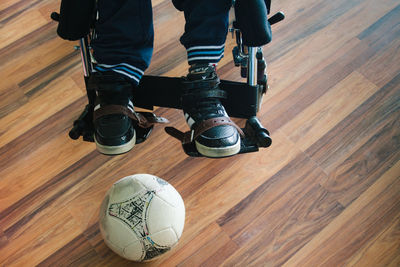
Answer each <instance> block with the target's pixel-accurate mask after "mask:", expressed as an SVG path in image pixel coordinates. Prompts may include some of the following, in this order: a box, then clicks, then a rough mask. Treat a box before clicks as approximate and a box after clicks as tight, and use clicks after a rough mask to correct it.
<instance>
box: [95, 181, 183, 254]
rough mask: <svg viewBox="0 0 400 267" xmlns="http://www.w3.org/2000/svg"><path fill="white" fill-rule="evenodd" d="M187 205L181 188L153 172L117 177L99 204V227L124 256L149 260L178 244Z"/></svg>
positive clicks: (109, 245) (108, 240)
mask: <svg viewBox="0 0 400 267" xmlns="http://www.w3.org/2000/svg"><path fill="white" fill-rule="evenodd" d="M184 222H185V206H184V203H183V200H182V197H181V196H180V195H179V193H178V191H176V190H175V188H174V187H173V186H172V185H170V184H169V183H168V182H166V181H164V180H162V179H161V178H158V177H156V176H154V175H150V174H136V175H132V176H127V177H125V178H123V179H121V180H119V181H117V182H116V183H115V184H113V186H112V187H111V188H110V189H109V190H108V191H107V193H106V195H105V197H104V200H103V202H102V204H101V208H100V219H99V223H100V231H101V234H102V236H103V239H104V241H105V243H106V244H107V246H108V247H109V248H110V249H111V250H113V251H114V252H115V253H117V254H118V255H120V256H121V257H123V258H126V259H128V260H133V261H149V260H153V259H155V258H157V257H158V256H160V255H162V254H163V253H165V252H167V251H169V250H170V249H171V248H172V247H173V246H175V245H176V244H177V242H178V240H179V238H180V237H181V235H182V231H183V225H184Z"/></svg>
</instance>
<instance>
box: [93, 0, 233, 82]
mask: <svg viewBox="0 0 400 267" xmlns="http://www.w3.org/2000/svg"><path fill="white" fill-rule="evenodd" d="M173 4H174V5H175V7H176V8H177V9H179V10H181V11H183V12H184V15H185V20H186V25H185V32H184V34H183V35H182V37H181V38H180V41H181V43H182V44H183V45H184V46H185V48H186V50H187V56H188V62H189V64H194V63H217V62H218V61H219V60H220V59H221V58H222V57H223V54H224V47H225V40H226V35H227V31H228V23H229V19H228V16H229V14H228V13H229V9H230V7H231V4H232V0H173ZM95 29H96V34H97V36H96V38H95V39H94V40H93V42H92V46H93V51H94V57H95V59H96V61H97V62H98V64H97V66H96V68H95V70H96V71H109V70H112V71H115V72H118V73H120V74H122V75H125V76H128V77H129V78H131V79H132V81H133V82H136V83H139V81H140V78H141V77H142V75H143V73H144V71H145V70H146V68H147V67H148V66H149V64H150V60H151V56H152V53H153V40H154V30H153V17H152V6H151V0H99V1H98V20H97V22H96V25H95Z"/></svg>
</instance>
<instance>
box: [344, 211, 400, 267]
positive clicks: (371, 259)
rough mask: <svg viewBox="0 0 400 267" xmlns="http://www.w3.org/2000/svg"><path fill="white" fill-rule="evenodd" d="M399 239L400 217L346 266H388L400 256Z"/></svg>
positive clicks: (356, 254) (395, 218)
mask: <svg viewBox="0 0 400 267" xmlns="http://www.w3.org/2000/svg"><path fill="white" fill-rule="evenodd" d="M399 239H400V217H399V216H395V217H394V218H393V222H392V223H391V225H389V226H388V227H387V228H385V229H384V230H383V231H382V232H381V233H380V234H379V235H378V236H377V237H376V238H374V239H373V240H372V241H371V242H368V243H367V244H365V246H364V247H363V248H361V249H360V250H359V251H357V253H355V255H354V256H352V258H351V260H350V261H349V262H347V263H346V266H367V265H369V266H378V265H382V266H388V265H389V264H390V263H391V262H392V261H393V259H394V258H396V255H400V246H399Z"/></svg>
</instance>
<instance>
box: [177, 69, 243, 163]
mask: <svg viewBox="0 0 400 267" xmlns="http://www.w3.org/2000/svg"><path fill="white" fill-rule="evenodd" d="M218 85H219V78H218V76H217V73H216V71H215V67H214V66H212V65H208V64H207V65H194V66H192V67H191V68H190V69H189V74H188V75H187V76H186V79H185V81H184V92H183V96H182V106H183V112H184V115H185V118H186V122H187V123H188V125H189V127H190V129H191V131H192V136H193V137H194V142H195V145H196V149H197V151H198V152H199V153H200V154H202V155H203V156H206V157H212V158H219V157H228V156H232V155H235V154H237V153H239V151H240V135H239V132H238V127H237V126H236V125H235V124H234V123H233V122H232V121H230V119H229V116H228V114H227V113H226V111H225V108H224V107H223V105H222V104H221V101H220V99H221V98H224V97H225V96H224V94H225V92H224V91H222V90H221V89H219V87H218ZM196 133H197V134H196Z"/></svg>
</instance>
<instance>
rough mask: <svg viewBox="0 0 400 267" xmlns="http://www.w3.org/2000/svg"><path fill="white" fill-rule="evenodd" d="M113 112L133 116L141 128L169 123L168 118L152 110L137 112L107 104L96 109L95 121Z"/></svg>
mask: <svg viewBox="0 0 400 267" xmlns="http://www.w3.org/2000/svg"><path fill="white" fill-rule="evenodd" d="M111 114H123V115H126V116H128V117H129V118H131V119H132V120H133V121H135V122H136V123H137V125H138V126H139V127H140V128H149V127H151V126H153V125H154V124H156V123H169V121H168V120H167V119H166V118H163V117H158V116H156V115H155V114H154V113H151V112H136V111H132V110H130V109H129V108H127V107H125V106H121V105H107V106H104V107H101V108H99V109H97V110H95V111H94V113H93V121H95V120H96V119H98V118H100V117H103V116H105V115H111Z"/></svg>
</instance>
